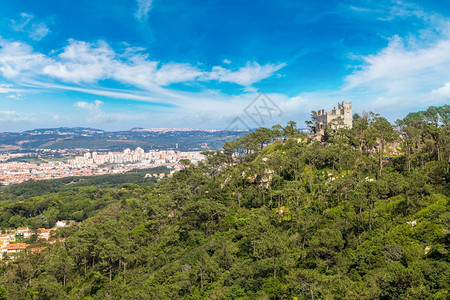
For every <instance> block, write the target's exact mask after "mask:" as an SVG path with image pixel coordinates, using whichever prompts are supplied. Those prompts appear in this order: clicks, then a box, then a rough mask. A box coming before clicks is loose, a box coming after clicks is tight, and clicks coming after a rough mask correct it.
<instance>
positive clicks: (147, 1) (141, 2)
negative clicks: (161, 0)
mask: <svg viewBox="0 0 450 300" xmlns="http://www.w3.org/2000/svg"><path fill="white" fill-rule="evenodd" d="M152 2H153V0H137V6H138V7H137V10H136V13H135V16H136V18H137V19H138V20H139V21H141V22H142V21H145V20H146V19H147V17H148V13H149V11H150V9H151V8H152Z"/></svg>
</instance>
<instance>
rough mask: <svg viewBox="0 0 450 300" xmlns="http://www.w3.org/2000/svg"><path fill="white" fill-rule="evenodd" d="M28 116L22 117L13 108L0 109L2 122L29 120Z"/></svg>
mask: <svg viewBox="0 0 450 300" xmlns="http://www.w3.org/2000/svg"><path fill="white" fill-rule="evenodd" d="M27 120H28V118H26V117H21V116H20V115H19V114H18V113H17V112H16V111H11V110H3V111H0V122H5V123H6V122H13V123H15V122H21V121H27Z"/></svg>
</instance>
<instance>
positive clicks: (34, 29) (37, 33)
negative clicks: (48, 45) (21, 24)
mask: <svg viewBox="0 0 450 300" xmlns="http://www.w3.org/2000/svg"><path fill="white" fill-rule="evenodd" d="M49 33H50V29H49V28H48V26H47V25H46V24H45V23H37V24H33V25H32V26H31V31H30V33H29V36H30V38H31V39H33V40H35V41H40V40H42V39H43V38H44V37H46V36H47V35H48V34H49Z"/></svg>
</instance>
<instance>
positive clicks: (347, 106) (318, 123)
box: [314, 101, 353, 135]
mask: <svg viewBox="0 0 450 300" xmlns="http://www.w3.org/2000/svg"><path fill="white" fill-rule="evenodd" d="M337 118H341V120H342V123H341V125H339V124H335V125H334V127H335V128H342V127H346V128H352V125H353V122H352V120H353V119H352V118H353V114H352V103H351V102H345V101H342V102H341V103H338V108H336V107H334V108H333V109H332V110H331V111H330V112H326V111H325V109H320V110H319V111H317V113H316V114H315V116H314V121H315V122H314V127H315V130H316V134H317V135H323V133H324V130H325V126H326V125H327V124H329V123H331V122H332V121H333V120H335V119H337ZM336 121H337V120H336ZM336 123H339V122H336Z"/></svg>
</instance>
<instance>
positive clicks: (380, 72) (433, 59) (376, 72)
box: [345, 36, 450, 95]
mask: <svg viewBox="0 0 450 300" xmlns="http://www.w3.org/2000/svg"><path fill="white" fill-rule="evenodd" d="M361 60H362V61H363V65H362V66H361V68H360V69H359V70H356V71H354V72H353V73H352V74H351V75H349V76H348V77H347V78H346V86H345V89H370V90H371V91H377V90H378V91H385V92H387V93H388V94H390V95H399V94H401V93H403V94H404V93H410V92H411V91H414V92H421V91H424V90H428V91H429V90H430V89H432V88H434V87H436V85H438V86H439V85H441V84H442V83H443V82H442V81H443V80H445V79H448V78H449V77H450V40H448V39H442V40H440V41H437V42H436V43H433V44H431V45H427V46H425V47H413V48H411V47H407V46H406V45H405V43H404V40H403V39H401V38H400V37H398V36H396V37H394V38H393V39H392V40H391V42H390V43H389V45H388V46H387V47H386V48H385V49H383V50H382V51H380V52H379V53H377V54H374V55H368V56H363V57H361Z"/></svg>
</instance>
